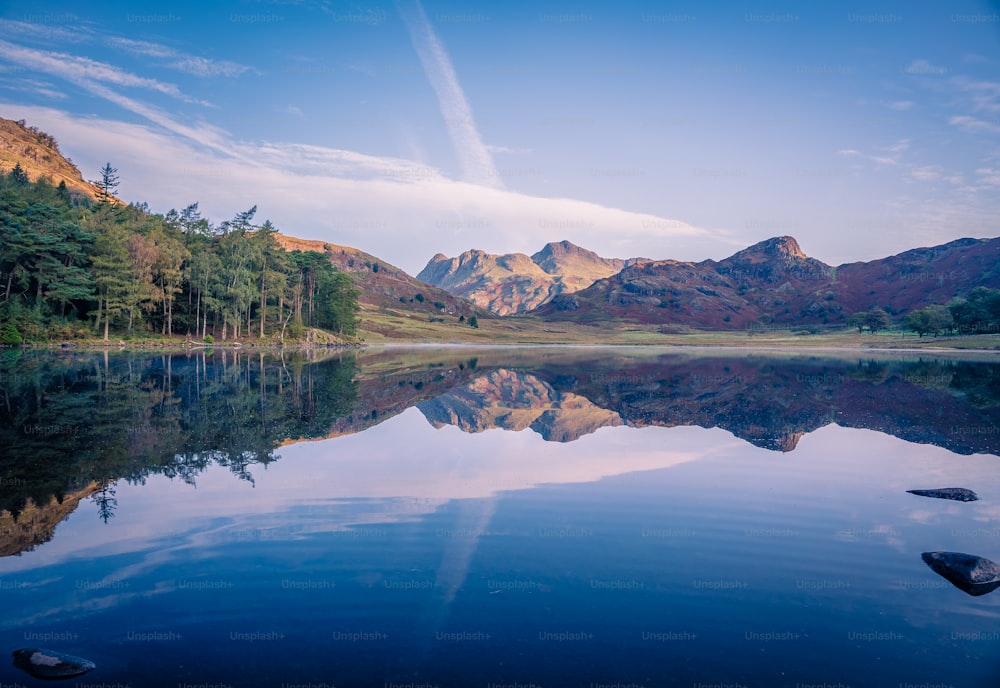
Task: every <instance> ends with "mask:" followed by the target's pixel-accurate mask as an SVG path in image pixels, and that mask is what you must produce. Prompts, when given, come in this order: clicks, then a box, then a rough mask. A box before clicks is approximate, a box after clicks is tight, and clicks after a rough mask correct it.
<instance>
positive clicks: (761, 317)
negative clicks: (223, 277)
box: [0, 119, 1000, 338]
mask: <svg viewBox="0 0 1000 688" xmlns="http://www.w3.org/2000/svg"><path fill="white" fill-rule="evenodd" d="M17 164H20V165H21V168H22V169H23V170H24V171H25V172H26V173H27V175H28V177H29V178H30V179H32V180H37V179H39V178H41V177H47V178H48V179H49V180H50V181H52V182H53V183H59V182H65V183H66V186H67V188H68V189H69V190H70V192H71V193H73V194H76V195H80V196H89V197H91V198H94V197H96V194H97V191H98V190H97V188H96V187H95V186H94V185H93V184H91V183H89V182H87V181H85V180H84V178H83V176H82V175H81V174H80V171H79V169H78V168H77V167H76V166H75V165H74V164H73V163H72V162H71V161H70V160H69V159H67V158H66V157H64V156H63V154H62V153H61V152H60V151H59V147H58V144H57V143H56V140H55V138H53V137H52V136H50V135H49V134H46V133H45V132H41V131H39V130H38V129H36V128H34V127H30V126H28V125H27V124H26V123H25V122H23V121H18V122H15V121H12V120H6V119H0V170H4V171H9V170H11V169H13V168H14V166H15V165H17ZM278 240H279V242H280V243H281V245H282V246H283V247H284V248H285V249H286V250H312V251H320V252H322V253H325V254H326V255H327V256H328V257H329V259H330V261H331V262H332V263H333V264H334V265H335V266H336V267H337V268H338V269H339V270H342V271H344V272H347V273H349V274H350V275H351V277H352V278H353V280H354V283H355V285H356V287H357V288H358V290H359V291H360V297H359V301H360V304H361V306H362V308H363V312H362V314H361V315H362V320H363V322H364V321H365V316H366V312H365V311H367V315H369V316H372V315H374V314H378V317H369V318H368V322H369V324H370V327H368V328H367V330H366V331H368V332H371V333H373V334H376V335H383V336H385V337H404V338H405V337H408V336H418V338H419V337H420V336H430V338H440V337H442V336H444V337H449V336H455V334H456V333H461V332H463V331H462V330H455V329H454V325H459V324H462V323H467V322H468V321H469V320H470V319H471V318H472V316H476V317H477V318H493V317H497V316H509V315H525V314H530V315H532V316H535V317H534V318H533V319H529V320H530V322H529V320H525V321H524V322H525V323H527V324H531V323H541V325H535V326H536V327H540V326H544V323H546V322H563V323H578V324H582V325H601V324H604V325H620V324H624V325H636V326H640V327H643V328H652V329H659V330H661V331H666V332H669V331H672V330H679V331H683V330H684V329H686V328H696V329H710V330H738V329H745V328H749V329H752V328H758V327H759V328H767V327H771V326H773V327H775V328H782V329H785V328H788V327H801V326H812V325H843V324H844V323H846V321H847V319H848V317H849V316H850V315H851V314H852V313H855V312H858V311H865V310H870V309H872V308H874V307H876V306H878V307H881V308H883V309H885V310H886V311H887V312H888V313H889V314H890V315H899V314H902V313H905V312H908V311H910V310H913V309H917V308H921V307H923V306H927V305H930V304H934V303H946V302H947V301H949V300H950V299H952V298H954V297H955V296H960V295H964V294H966V293H968V292H969V291H970V290H971V289H973V288H974V287H977V286H986V287H992V288H1000V238H993V239H972V238H964V239H958V240H956V241H952V242H949V243H947V244H943V245H940V246H933V247H929V248H916V249H912V250H909V251H906V252H904V253H900V254H898V255H894V256H889V257H887V258H882V259H879V260H872V261H867V262H856V263H848V264H844V265H839V266H830V265H827V264H825V263H823V262H822V261H819V260H817V259H815V258H810V257H808V256H807V255H806V254H805V253H804V252H803V251H802V249H801V248H800V246H799V244H798V242H797V241H796V240H795V239H794V238H792V237H789V236H779V237H774V238H770V239H767V240H765V241H762V242H760V243H757V244H754V245H753V246H750V247H749V248H746V249H743V250H742V251H739V252H737V253H735V254H733V255H732V256H730V257H728V258H725V259H723V260H719V261H715V260H704V261H701V262H680V261H675V260H652V259H647V258H630V259H627V260H625V259H620V258H605V257H602V256H600V255H598V254H597V253H594V252H593V251H590V250H587V249H585V248H582V247H580V246H576V245H575V244H573V243H571V242H569V241H559V242H553V243H548V244H546V245H545V246H544V247H543V248H542V249H541V250H539V251H538V252H537V253H535V254H533V255H531V256H528V255H526V254H523V253H510V254H504V255H496V254H490V253H486V252H485V251H481V250H469V251H466V252H464V253H462V254H461V255H459V256H456V257H453V258H449V257H447V256H445V255H443V254H440V253H438V254H437V255H435V256H434V257H433V258H431V259H430V261H429V262H428V263H427V265H426V267H424V269H423V270H421V271H420V273H419V274H418V275H417V276H416V278H414V277H413V276H411V275H409V274H407V273H406V272H405V271H404V270H401V269H400V268H398V267H395V266H394V265H392V264H390V263H388V262H386V261H384V260H382V259H380V258H378V257H377V256H373V255H371V254H368V253H365V252H364V251H362V250H359V249H357V248H351V247H347V246H340V245H336V244H331V243H328V242H324V241H315V240H305V239H298V238H295V237H293V236H287V235H278ZM435 321H437V322H441V323H443V326H444V327H445V329H442V330H439V331H436V332H431V333H430V334H428V332H430V331H429V330H428V331H423V330H418V329H415V327H416V326H415V325H414V324H419V323H423V324H424V326H426V324H427V323H428V322H430V323H433V322H435ZM401 323H402V324H401ZM465 330H468V328H465ZM494 334H495V333H494ZM483 336H487V335H483Z"/></svg>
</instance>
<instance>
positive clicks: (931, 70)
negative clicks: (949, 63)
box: [903, 60, 950, 76]
mask: <svg viewBox="0 0 1000 688" xmlns="http://www.w3.org/2000/svg"><path fill="white" fill-rule="evenodd" d="M903 71H904V72H906V73H907V74H916V75H924V76H943V75H945V74H947V73H948V72H949V71H950V70H949V69H948V68H947V67H941V66H938V65H935V64H931V63H930V62H929V61H927V60H914V61H913V62H911V63H910V64H909V65H907V66H906V68H905V69H904V70H903Z"/></svg>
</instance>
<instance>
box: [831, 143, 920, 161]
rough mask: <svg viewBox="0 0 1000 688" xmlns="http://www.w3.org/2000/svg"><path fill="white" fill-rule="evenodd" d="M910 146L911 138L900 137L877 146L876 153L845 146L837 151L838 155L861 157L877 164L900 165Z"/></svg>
mask: <svg viewBox="0 0 1000 688" xmlns="http://www.w3.org/2000/svg"><path fill="white" fill-rule="evenodd" d="M909 147H910V140H909V139H900V140H898V141H896V142H895V143H893V144H891V145H888V146H882V147H879V148H876V151H877V152H876V153H862V152H861V151H859V150H856V149H854V148H845V149H842V150H839V151H837V155H843V156H847V157H855V158H861V159H863V160H868V161H869V162H873V163H875V164H876V165H883V166H894V165H899V163H900V158H901V157H902V155H903V153H904V152H906V151H907V150H908V149H909Z"/></svg>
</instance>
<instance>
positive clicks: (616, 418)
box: [328, 349, 1000, 454]
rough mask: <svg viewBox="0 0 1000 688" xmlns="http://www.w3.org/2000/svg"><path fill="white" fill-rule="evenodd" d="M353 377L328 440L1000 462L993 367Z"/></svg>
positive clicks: (628, 366)
mask: <svg viewBox="0 0 1000 688" xmlns="http://www.w3.org/2000/svg"><path fill="white" fill-rule="evenodd" d="M463 356H464V357H463ZM369 360H370V361H371V364H370V365H369ZM515 366H516V367H515ZM521 371H530V372H521ZM360 372H361V374H360V376H359V400H358V403H357V404H356V405H355V407H354V410H353V411H352V412H351V413H350V414H348V415H346V416H344V417H342V418H341V419H340V420H338V421H337V422H336V423H335V425H334V427H333V428H331V433H330V435H328V436H332V435H341V434H350V433H353V432H360V431H362V430H364V429H367V428H369V427H371V426H373V425H375V424H377V423H379V422H382V421H383V420H385V419H387V418H390V417H392V416H394V415H397V414H399V413H402V412H403V411H405V410H406V409H408V408H410V407H412V406H417V407H418V408H419V409H420V410H421V412H423V413H424V415H425V416H426V417H427V419H428V420H429V421H430V422H431V423H433V424H435V425H437V426H440V425H443V424H447V425H455V426H457V427H459V428H461V429H462V430H464V431H466V432H482V431H483V430H487V429H489V428H506V429H509V430H523V429H528V428H530V429H532V430H535V431H536V432H538V433H540V434H541V435H542V436H543V437H545V439H547V440H552V441H559V442H569V441H572V440H575V439H578V438H580V437H583V436H584V435H586V434H588V433H591V432H594V431H595V430H597V429H598V428H601V427H605V426H611V425H619V424H622V423H624V424H627V425H631V426H634V427H643V426H650V425H655V426H665V427H673V426H683V425H694V426H700V427H704V428H715V427H718V428H722V429H724V430H727V431H729V432H731V433H733V434H734V435H735V436H736V437H739V438H741V439H744V440H746V441H747V442H750V443H751V444H754V445H756V446H758V447H762V448H766V449H770V450H774V451H782V452H789V451H792V450H794V449H795V447H796V446H797V444H798V441H799V439H800V438H801V437H802V436H804V435H805V434H807V433H809V432H813V431H814V430H816V429H818V428H821V427H823V426H825V425H828V424H830V423H836V424H838V425H842V426H845V427H854V428H866V429H871V430H877V431H880V432H884V433H886V434H889V435H893V436H895V437H899V438H901V439H904V440H908V441H911V442H917V443H925V444H934V445H936V446H940V447H945V448H947V449H949V450H951V451H954V452H956V453H959V454H970V453H1000V429H998V428H1000V365H997V364H995V363H987V362H977V361H950V360H933V359H932V360H917V361H907V360H893V359H884V360H870V361H860V362H859V361H857V360H853V361H851V360H844V359H834V358H817V357H806V356H797V357H795V358H787V357H775V356H768V355H766V354H748V355H741V356H727V355H720V354H718V353H714V354H712V355H707V356H704V357H697V358H695V357H691V356H689V355H683V354H667V355H650V354H648V353H647V354H641V353H640V354H638V355H630V354H623V353H621V352H620V351H614V352H610V351H607V350H602V351H600V352H586V351H583V350H578V351H563V352H554V351H553V350H544V349H543V350H536V351H532V350H530V349H528V350H513V351H504V350H485V351H481V352H476V356H475V357H471V358H470V357H468V352H465V353H464V354H462V353H459V352H454V353H451V352H441V351H438V352H435V351H434V350H433V349H428V350H422V351H420V352H419V353H418V354H412V353H399V352H396V353H392V352H383V353H379V354H375V355H373V356H372V357H371V358H369V357H368V356H365V357H364V358H363V359H362V365H361V366H360Z"/></svg>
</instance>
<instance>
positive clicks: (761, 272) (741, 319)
mask: <svg viewBox="0 0 1000 688" xmlns="http://www.w3.org/2000/svg"><path fill="white" fill-rule="evenodd" d="M976 286H987V287H992V288H997V287H1000V238H998V239H960V240H957V241H953V242H950V243H948V244H944V245H942V246H936V247H933V248H921V249H915V250H913V251H907V252H906V253H902V254H899V255H896V256H890V257H888V258H883V259H880V260H875V261H870V262H864V263H851V264H848V265H842V266H838V267H831V266H829V265H826V264H825V263H823V262H821V261H818V260H816V259H814V258H809V257H808V256H806V255H805V253H804V252H803V251H802V249H801V248H800V247H799V244H798V242H797V241H795V239H793V238H792V237H775V238H773V239H768V240H766V241H762V242H760V243H758V244H755V245H753V246H751V247H749V248H746V249H744V250H742V251H739V252H738V253H736V254H734V255H732V256H730V257H729V258H726V259H724V260H721V261H713V260H706V261H702V262H700V263H685V262H678V261H673V260H661V261H652V262H648V263H642V264H637V265H631V266H628V267H626V268H625V269H623V270H622V271H621V272H619V273H617V274H615V275H613V276H611V277H608V278H605V279H602V280H599V281H597V282H595V283H594V284H593V285H591V286H590V287H588V288H587V289H584V290H582V291H580V292H577V293H575V294H562V295H560V296H557V297H556V298H555V299H553V300H552V302H551V303H549V304H546V305H543V306H542V307H540V308H539V309H537V310H536V311H534V313H535V314H536V315H538V316H539V317H542V318H544V319H546V320H553V321H558V320H569V321H576V322H580V323H596V322H598V321H613V322H621V323H634V324H647V325H648V324H657V325H661V326H667V327H668V328H669V327H670V326H683V327H694V328H703V329H719V330H733V329H743V328H754V327H759V326H771V325H774V326H785V327H788V326H799V325H822V324H844V323H845V322H846V321H847V318H848V316H850V315H851V314H852V313H855V312H858V311H864V310H869V309H871V308H873V307H875V306H880V307H882V308H884V309H886V310H887V311H888V312H889V313H902V312H906V311H909V310H912V309H914V308H920V307H923V306H926V305H929V304H932V303H945V302H947V301H948V300H949V299H951V298H952V297H954V296H956V295H958V294H964V293H967V292H968V291H969V290H971V289H972V288H973V287H976Z"/></svg>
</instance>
